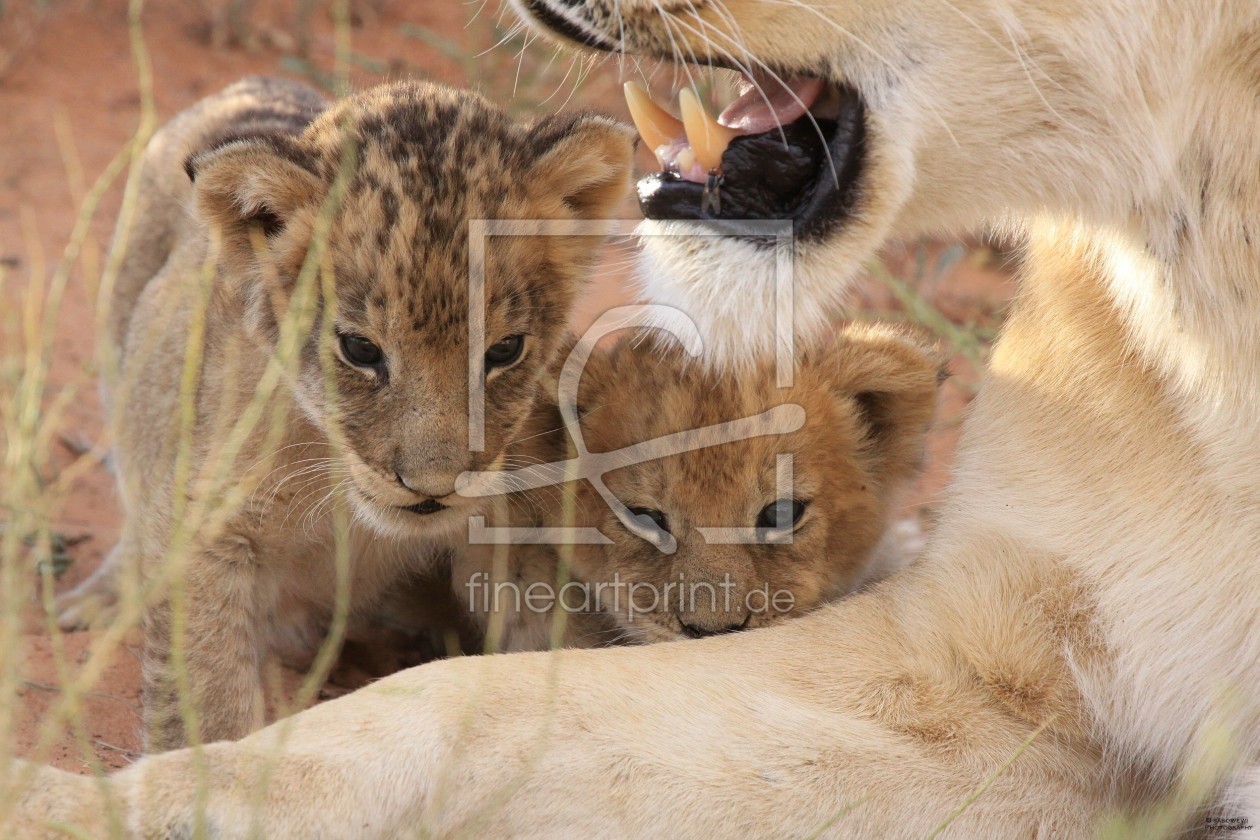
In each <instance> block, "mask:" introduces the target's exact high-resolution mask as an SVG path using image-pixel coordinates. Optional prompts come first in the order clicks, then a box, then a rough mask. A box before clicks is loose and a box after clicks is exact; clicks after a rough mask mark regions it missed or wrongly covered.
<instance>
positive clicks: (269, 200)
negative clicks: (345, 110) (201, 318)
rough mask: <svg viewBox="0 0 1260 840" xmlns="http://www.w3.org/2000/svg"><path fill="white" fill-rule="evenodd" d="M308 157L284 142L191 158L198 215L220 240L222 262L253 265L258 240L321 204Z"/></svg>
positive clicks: (251, 143) (241, 142) (257, 141)
mask: <svg viewBox="0 0 1260 840" xmlns="http://www.w3.org/2000/svg"><path fill="white" fill-rule="evenodd" d="M310 167H311V164H310V161H309V158H308V156H306V155H305V154H304V153H303V152H302V150H301V149H299V148H298V147H297V145H296V144H295V143H293V141H292V140H291V139H289V138H287V137H270V136H269V137H251V138H244V139H236V140H230V141H228V142H226V143H223V144H220V145H218V146H215V147H214V148H212V149H209V150H207V151H204V152H201V153H199V154H196V155H194V156H192V157H190V158H189V159H188V160H187V162H186V163H185V166H184V168H185V170H186V171H187V172H188V176H189V178H191V179H192V181H193V194H194V201H195V206H196V212H197V215H198V216H199V217H200V218H201V220H202V221H204V222H205V223H206V224H207V225H208V226H209V227H210V229H211V230H212V231H214V232H216V233H217V234H218V235H219V236H220V237H221V238H222V256H223V259H224V260H225V261H226V262H227V263H228V264H229V265H233V266H234V267H236V268H244V267H246V266H250V265H253V264H254V263H255V262H256V261H257V251H258V248H257V242H258V241H259V240H258V239H257V238H254V237H251V234H255V233H256V234H261V235H262V237H263V240H264V241H265V240H268V239H271V238H272V237H275V236H277V235H278V234H280V233H281V232H282V231H283V230H284V229H285V226H286V225H287V224H288V223H289V222H290V221H291V220H292V219H293V216H294V214H296V213H297V211H298V210H299V209H301V208H303V207H309V206H313V205H315V204H317V203H318V202H320V201H321V200H322V198H323V192H324V186H323V182H322V181H321V180H320V179H319V178H318V177H317V176H316V175H315V173H314V172H312V171H311V168H310Z"/></svg>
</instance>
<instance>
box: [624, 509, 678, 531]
mask: <svg viewBox="0 0 1260 840" xmlns="http://www.w3.org/2000/svg"><path fill="white" fill-rule="evenodd" d="M629 511H630V515H631V516H633V517H634V518H635V519H637V520H639V524H640V525H643V526H645V527H650V528H658V529H660V530H662V531H664V532H665V533H667V534H668V533H669V532H670V531H669V520H668V519H666V518H665V514H663V513H661V512H660V511H659V510H653V509H652V508H642V507H632V508H629Z"/></svg>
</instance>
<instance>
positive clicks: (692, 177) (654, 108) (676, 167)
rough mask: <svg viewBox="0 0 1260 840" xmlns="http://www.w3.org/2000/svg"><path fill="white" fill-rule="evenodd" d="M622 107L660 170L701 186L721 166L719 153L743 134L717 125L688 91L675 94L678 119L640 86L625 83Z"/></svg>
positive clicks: (695, 97) (692, 92)
mask: <svg viewBox="0 0 1260 840" xmlns="http://www.w3.org/2000/svg"><path fill="white" fill-rule="evenodd" d="M625 92H626V105H627V106H628V107H629V108H630V117H631V119H633V120H634V124H635V127H636V128H638V129H639V134H640V135H641V136H642V137H643V141H644V142H645V143H647V145H648V147H649V148H650V149H651V150H652V152H653V154H655V155H656V159H657V160H658V161H660V164H661V168H662V169H665V170H667V171H671V172H674V173H676V174H677V175H678V176H679V177H681V178H685V179H686V180H688V181H696V182H698V183H704V181H705V179H706V178H707V177H708V174H709V173H710V172H711V171H713V170H715V169H719V168H720V167H721V165H722V153H723V152H725V151H726V147H727V146H729V145H730V143H731V140H732V139H734V138H735V137H738V136H739V135H740V134H742V133H743V132H741V131H738V130H736V129H732V128H727V127H726V126H724V125H721V124H720V123H718V121H717V120H715V119H714V118H713V117H712V116H711V115H710V114H709V112H708V110H707V109H706V108H705V107H704V105H703V104H702V103H701V102H700V99H699V97H697V96H696V94H695V92H694V91H692V90H690V89H689V88H684V89H683V90H682V92H681V93H680V94H679V99H678V107H679V110H680V111H681V112H682V119H681V120H680V119H678V118H677V117H675V116H674V115H673V114H671V113H670V112H669V111H667V110H665V109H664V108H662V107H661V106H660V105H658V104H657V103H656V102H655V101H654V100H653V99H652V96H651V94H649V93H648V92H647V91H646V90H645V89H644V88H643V87H642V86H641V85H639V84H637V83H635V82H626V84H625Z"/></svg>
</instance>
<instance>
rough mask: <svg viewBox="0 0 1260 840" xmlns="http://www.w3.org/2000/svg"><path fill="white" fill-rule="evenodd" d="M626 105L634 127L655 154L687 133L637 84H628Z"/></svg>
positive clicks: (678, 122) (676, 120)
mask: <svg viewBox="0 0 1260 840" xmlns="http://www.w3.org/2000/svg"><path fill="white" fill-rule="evenodd" d="M625 91H626V105H628V106H629V107H630V118H631V119H633V120H634V127H635V128H637V129H638V130H639V135H640V136H641V137H642V138H643V142H645V143H647V144H648V148H649V149H651V150H652V151H653V152H655V151H656V150H657V149H659V148H660V147H661V146H668V145H669V144H670V143H673V142H675V141H677V140H681V139H682V138H683V137H684V136H685V134H686V131H685V130H684V129H683V124H682V121H681V120H679V119H677V118H676V117H675V116H674V115H673V114H671V113H670V112H669V111H666V110H665V109H664V108H662V107H661V106H660V105H657V104H656V102H654V101H653V100H652V96H651V94H649V93H648V92H647V91H646V90H644V89H643V87H642V86H641V85H639V84H638V83H637V82H626V85H625Z"/></svg>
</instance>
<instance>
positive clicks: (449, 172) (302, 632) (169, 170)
mask: <svg viewBox="0 0 1260 840" xmlns="http://www.w3.org/2000/svg"><path fill="white" fill-rule="evenodd" d="M631 153H632V140H631V137H630V135H629V133H628V132H627V131H626V130H625V129H624V128H623V127H622V126H620V125H618V124H616V123H614V122H612V121H611V120H608V119H605V118H603V117H599V116H595V115H590V114H573V115H562V116H555V117H549V118H544V119H542V120H539V121H537V122H535V123H533V124H529V125H526V124H522V123H519V122H516V121H513V120H511V119H510V118H508V116H507V115H506V114H504V112H502V111H501V110H499V109H498V108H496V107H494V106H492V105H491V104H490V103H488V102H487V101H486V100H484V99H482V98H480V97H478V96H476V95H475V94H472V93H468V92H464V91H455V90H450V89H447V88H442V87H438V86H435V85H428V84H418V83H411V82H399V83H394V84H389V85H383V86H380V87H377V88H373V89H370V90H367V91H365V92H363V93H360V94H357V95H354V96H350V97H348V98H346V99H344V100H342V101H340V102H337V103H335V104H331V105H327V104H326V103H323V102H322V101H321V100H320V99H319V97H318V95H317V94H315V93H314V92H313V91H311V90H309V89H308V88H305V87H304V86H301V85H298V84H296V83H292V82H284V81H280V80H264V79H251V80H246V81H244V82H241V83H239V84H237V85H235V86H233V87H231V88H229V89H227V90H226V91H224V92H223V93H221V94H219V95H217V96H215V97H211V98H210V99H208V100H205V101H204V102H202V103H200V104H198V105H196V106H194V107H193V108H192V109H191V110H190V111H188V112H186V113H185V114H182V115H180V116H178V117H176V118H175V119H174V120H173V121H172V123H171V124H170V125H169V126H168V127H167V128H166V129H164V130H163V131H161V132H159V133H158V135H157V136H156V137H155V138H154V140H153V142H152V143H151V144H150V147H149V149H148V150H147V151H146V155H145V159H144V161H143V166H144V172H143V179H142V184H143V188H142V193H141V205H140V212H139V214H138V215H137V217H136V218H135V220H134V222H131V223H130V228H131V229H135V230H137V231H140V232H141V235H140V237H138V239H137V240H134V241H132V240H131V239H130V237H129V236H128V235H127V232H128V229H127V227H126V226H128V224H129V223H128V220H126V219H124V220H123V222H122V223H120V233H119V236H118V238H117V242H116V244H115V248H122V247H124V245H125V246H126V247H127V248H128V253H129V257H128V263H127V264H126V266H125V270H124V273H123V276H122V278H121V279H120V282H119V283H118V285H117V287H116V294H115V296H114V300H113V305H114V314H115V317H116V323H118V324H119V325H120V327H119V329H120V332H119V333H118V335H120V337H122V341H123V347H122V350H121V354H120V355H121V370H120V373H119V377H118V380H117V382H116V383H115V385H114V386H113V387H111V388H110V391H111V393H112V397H113V403H114V405H115V428H116V429H117V463H118V467H119V478H120V488H121V491H122V496H123V500H124V503H125V507H126V513H127V518H126V523H125V527H124V534H123V537H122V541H121V544H120V549H119V552H118V555H119V556H118V557H117V558H116V559H115V560H114V561H113V563H112V564H108V565H110V567H111V568H109V569H107V571H106V573H105V574H106V577H105V578H98V580H97V581H95V582H94V583H93V585H92V586H89V588H88V592H86V593H85V592H78V593H74V594H73V595H71V596H70V597H69V598H67V599H65V600H63V608H65V609H66V610H67V611H68V612H69V613H70V615H69V618H74V617H75V612H76V611H75V609H74V608H75V607H77V606H78V605H79V603H81V601H82V600H83V598H84V597H85V596H87V597H91V596H93V595H99V593H100V589H101V588H102V587H101V583H102V580H104V582H105V583H106V584H108V583H109V578H108V575H113V574H117V573H118V572H117V570H118V569H120V568H121V569H134V570H138V572H139V574H140V577H141V579H142V580H143V581H145V582H148V583H152V584H154V585H155V586H157V587H158V591H159V593H165V592H167V591H168V582H166V581H164V578H163V575H164V574H165V571H164V570H165V569H168V568H171V564H172V562H173V563H175V565H176V567H179V566H180V565H181V564H182V568H183V574H182V577H181V579H180V584H181V587H182V591H181V592H180V597H181V598H182V599H183V600H184V603H185V609H184V616H183V621H184V622H185V627H186V633H187V635H186V637H185V638H186V639H187V642H186V645H185V651H184V653H183V656H184V664H183V665H182V666H181V667H183V668H184V669H186V674H187V677H186V679H187V684H188V696H189V698H190V701H191V708H192V709H194V710H195V720H196V728H195V730H191V729H190V728H189V722H190V720H191V719H190V718H189V717H188V714H187V709H186V708H185V707H184V706H181V704H180V702H179V701H178V699H177V694H178V692H177V687H178V686H177V678H176V676H175V674H176V668H175V666H173V665H172V664H171V661H170V652H169V646H170V643H171V638H172V634H173V633H175V632H176V629H175V625H174V624H173V618H172V612H171V603H170V599H169V597H167V596H165V595H164V596H163V597H161V598H160V599H159V600H158V601H157V603H156V604H155V605H154V606H152V607H150V608H149V609H147V611H146V614H145V659H144V677H145V680H144V683H145V695H144V705H145V721H146V725H147V728H148V734H149V747H150V749H154V750H160V749H166V748H170V747H177V746H181V745H183V744H184V743H187V741H188V740H189V739H190V738H192V737H197V738H198V739H200V740H203V741H210V740H221V739H231V738H238V737H240V736H242V735H244V734H245V733H247V732H248V731H250V730H251V729H254V728H256V727H257V726H259V725H261V723H262V702H261V697H260V686H261V683H260V679H261V677H260V669H261V667H262V664H263V660H264V658H265V656H266V655H267V654H268V652H269V651H272V650H278V651H280V652H281V653H282V654H283V655H284V656H285V657H286V658H288V659H289V660H291V661H297V662H302V661H304V659H305V658H306V657H308V656H309V655H310V653H311V652H312V646H313V645H314V643H315V642H317V641H318V635H317V633H316V632H315V631H316V630H317V629H318V628H319V627H320V626H322V623H323V622H326V621H327V619H328V618H329V616H330V615H331V614H332V611H333V609H334V604H335V601H336V597H335V596H336V592H337V591H338V573H337V571H336V562H335V557H336V556H337V554H338V552H339V551H341V552H343V555H344V556H345V557H346V559H347V561H348V563H349V578H348V580H349V596H348V597H349V599H350V600H349V603H350V605H351V607H352V608H353V609H356V610H357V609H359V608H361V607H363V606H364V605H366V604H370V603H371V602H372V601H373V599H374V598H375V597H376V595H377V594H378V593H379V592H381V591H382V589H384V588H385V587H388V586H389V584H390V582H391V581H394V580H397V579H398V577H399V576H400V575H401V574H403V573H405V571H406V570H407V569H408V568H415V567H416V564H424V563H427V562H432V561H431V560H430V559H429V558H431V557H434V556H438V555H440V554H441V553H440V552H439V551H437V547H438V546H440V545H442V544H443V543H444V541H449V540H450V539H451V538H452V536H453V535H454V534H455V533H456V532H457V531H458V530H459V529H460V528H461V527H463V526H464V523H465V521H466V516H467V515H468V514H469V513H471V512H473V511H475V510H476V508H475V506H471V505H470V504H469V503H467V502H466V501H465V500H463V499H461V498H460V497H459V496H458V495H456V494H455V493H454V483H455V479H456V478H457V477H458V475H459V474H460V473H461V472H463V471H465V470H481V469H494V468H495V467H496V465H497V464H498V463H499V461H500V459H501V457H502V455H503V453H504V451H505V449H506V447H507V445H508V444H509V443H511V442H512V441H513V439H514V438H515V437H516V436H517V434H518V433H519V431H520V429H521V426H522V423H524V422H525V420H526V419H527V418H528V417H529V415H530V412H531V410H532V408H533V406H534V402H535V400H536V397H537V396H538V393H539V379H540V376H541V375H542V374H543V373H544V372H545V371H546V370H547V368H548V365H549V364H550V363H551V361H552V357H553V356H554V355H555V353H556V352H557V350H558V349H559V347H560V345H561V343H562V339H563V337H564V336H565V335H566V334H567V320H568V316H569V311H570V309H571V307H572V303H573V300H574V296H575V294H576V292H577V290H578V289H579V287H580V286H581V283H582V282H583V278H584V276H585V273H586V271H587V270H588V268H589V267H590V265H591V263H592V261H593V260H594V258H595V250H596V246H597V244H598V242H599V237H598V236H584V237H576V236H552V237H547V236H534V237H529V236H517V237H494V238H491V239H486V240H475V241H474V239H473V237H472V234H470V221H471V220H481V219H487V220H496V219H509V220H513V219H514V220H548V219H552V220H566V219H567V220H576V221H582V220H595V221H597V220H599V219H602V218H604V217H606V215H607V214H608V212H609V211H610V209H611V207H612V206H613V204H614V203H615V202H616V201H617V200H618V199H619V198H620V197H621V195H622V193H623V191H624V190H625V188H626V181H627V177H628V174H629V166H630V157H631ZM190 179H191V180H190ZM185 208H187V210H189V211H191V212H190V213H189V214H188V215H184V209H185ZM324 220H327V222H326V228H327V231H328V232H327V234H326V235H324V234H321V233H320V230H321V225H322V224H325V221H324ZM159 231H160V232H161V233H160V235H159V233H158V232H159ZM473 248H477V249H482V250H484V276H485V292H484V299H485V315H484V318H485V322H484V323H485V327H484V332H485V336H486V339H485V340H486V342H487V344H488V345H490V344H494V343H495V342H496V341H498V340H500V339H502V338H504V337H507V336H518V335H519V336H524V350H523V354H522V355H521V356H520V358H519V361H516V362H515V363H513V364H511V365H510V366H507V367H503V368H493V369H485V370H484V388H485V395H484V403H485V416H484V420H485V423H484V429H485V433H484V446H482V447H480V448H478V449H476V450H475V451H474V447H473V446H472V445H471V443H470V439H469V408H468V407H469V405H470V402H469V387H468V381H469V365H470V362H469V355H470V354H469V348H468V341H469V330H470V323H469V322H470V314H469V313H470V298H469V295H470V291H469V289H470V259H471V258H472V250H471V249H473ZM311 255H314V256H311ZM312 269H315V270H312ZM203 277H204V278H207V279H208V285H204V284H203V282H202V281H201V278H203ZM202 289H204V290H205V291H204V292H203V291H202ZM304 289H314V290H315V291H314V292H313V293H311V294H310V295H309V296H308V298H306V299H309V301H310V303H309V304H307V306H308V308H309V313H308V317H307V319H306V322H305V324H303V323H302V320H301V319H300V318H299V319H293V318H290V317H289V315H290V312H291V311H292V307H293V306H294V305H295V304H294V301H295V300H302V299H303V298H302V295H303V294H306V293H305V292H304V291H303V290H304ZM202 295H204V298H203V297H202ZM286 318H289V323H286ZM295 323H296V324H298V326H297V327H296V329H293V328H292V327H293V325H294V324H295ZM124 324H125V330H124V329H122V325H124ZM197 330H204V340H203V341H201V342H196V341H195V338H196V336H197V333H196V331H197ZM122 333H125V335H122ZM190 334H191V335H192V336H193V338H194V342H193V343H191V344H190V341H189V338H190ZM344 335H354V336H360V337H363V338H365V339H367V340H370V341H371V342H372V343H373V344H374V345H375V346H376V347H378V348H379V349H380V351H381V353H382V354H383V358H382V359H381V361H380V363H379V364H376V365H373V366H369V367H365V366H363V365H357V364H355V363H353V362H352V359H351V357H349V356H347V355H346V351H345V349H344V348H343V346H342V340H341V338H340V336H344ZM286 342H290V343H295V344H294V346H295V347H296V360H295V364H294V367H293V369H292V371H291V372H289V373H286V374H283V375H282V377H281V378H280V379H279V380H277V381H275V382H274V383H273V384H271V385H269V386H266V387H268V388H270V390H263V391H259V388H260V387H263V383H266V382H267V381H268V373H267V366H268V364H270V363H271V359H272V357H273V355H274V354H276V353H277V352H279V350H278V348H280V347H281V346H283V345H285V343H286ZM190 347H192V348H196V349H197V351H198V353H197V355H195V356H193V357H192V358H191V359H190V358H189V356H188V353H187V351H188V350H189V348H190ZM484 351H485V348H484V347H477V348H475V349H474V350H473V352H472V358H473V361H474V362H475V363H477V364H478V365H479V367H478V368H477V369H478V370H479V371H481V370H482V368H481V367H480V364H481V357H482V355H483V353H484ZM189 365H191V368H189V367H188V366H189ZM189 369H191V370H192V371H193V372H194V374H195V378H194V380H193V386H192V387H193V390H192V391H191V392H190V393H189V392H187V391H186V389H187V384H186V383H187V380H186V379H185V376H186V373H187V371H188V370H189ZM479 375H480V374H479ZM181 393H189V398H190V399H191V400H192V401H193V404H194V406H195V416H194V417H192V418H191V420H190V423H191V425H190V426H189V427H187V428H183V427H181V425H180V424H181V419H180V418H181V417H182V416H183V415H182V413H181V412H182V406H183V405H184V403H181ZM251 404H252V405H255V406H257V407H258V409H256V410H260V411H261V422H259V423H257V424H256V425H254V426H253V427H250V426H243V427H242V425H241V423H240V422H238V421H240V420H241V418H248V417H249V412H250V411H251V408H250V406H251ZM241 428H244V431H245V436H244V438H243V440H237V439H236V437H235V436H238V435H239V434H240V432H239V431H238V430H239V429H241ZM273 430H274V431H273ZM183 435H187V437H186V440H187V441H189V442H190V445H188V446H186V447H185V446H181V444H180V440H181V436H183ZM234 441H236V442H234ZM185 449H186V450H187V451H188V454H187V455H184V454H182V452H183V451H184V450H185ZM182 470H187V472H181V471H182ZM181 475H186V476H187V477H188V478H187V480H186V483H184V484H182V485H181V481H182V480H183V479H181V478H180V476H181ZM216 476H217V477H216ZM181 486H183V487H184V488H185V489H184V491H183V492H180V487H181ZM417 505H420V506H423V505H429V506H430V507H431V508H436V510H435V512H427V513H426V512H416V511H413V510H410V509H408V508H409V507H415V506H417ZM209 511H217V512H214V513H210V512H209ZM339 521H340V522H343V523H346V526H345V527H346V528H347V529H348V530H345V531H339V526H338V525H337V524H336V523H337V522H339ZM188 523H195V524H196V525H197V526H198V527H196V529H195V531H194V533H192V534H184V533H183V532H182V531H181V525H184V524H188ZM181 540H189V541H190V547H189V548H187V549H184V550H181V549H180V548H178V547H177V546H179V545H180V543H181ZM339 545H340V546H341V548H340V549H339V548H338V547H337V546H339ZM93 587H95V589H93Z"/></svg>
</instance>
